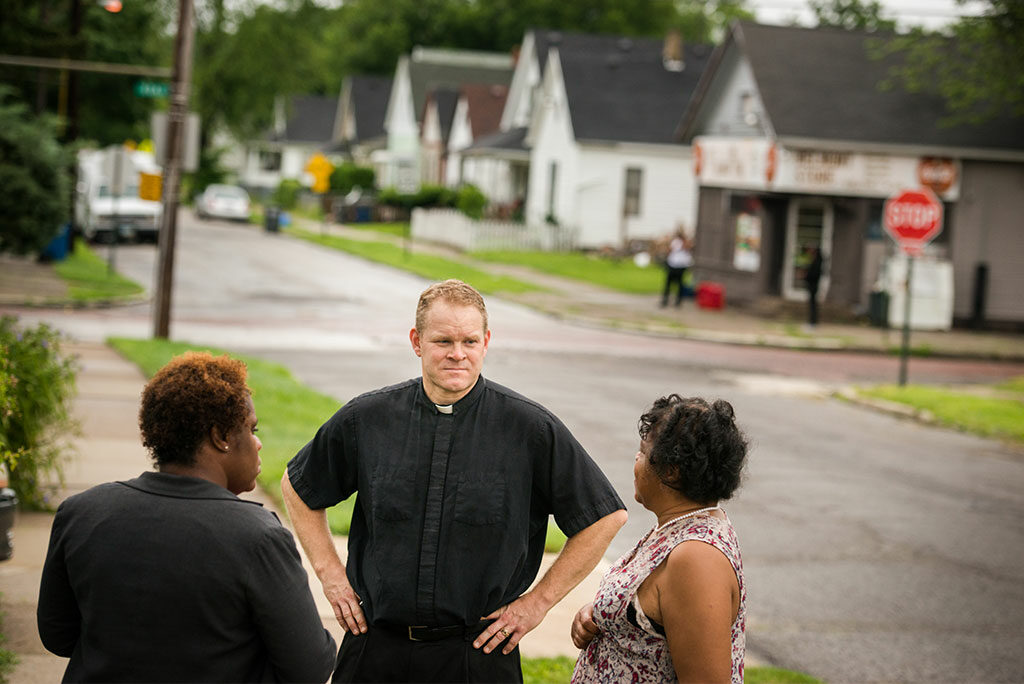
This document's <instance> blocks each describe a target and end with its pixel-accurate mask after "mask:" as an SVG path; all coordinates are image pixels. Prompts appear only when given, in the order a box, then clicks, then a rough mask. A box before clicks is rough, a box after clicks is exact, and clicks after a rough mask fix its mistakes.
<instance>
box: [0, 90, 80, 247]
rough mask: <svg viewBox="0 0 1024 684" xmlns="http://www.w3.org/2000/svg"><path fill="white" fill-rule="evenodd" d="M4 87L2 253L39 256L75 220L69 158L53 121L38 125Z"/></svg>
mask: <svg viewBox="0 0 1024 684" xmlns="http://www.w3.org/2000/svg"><path fill="white" fill-rule="evenodd" d="M10 92H11V91H10V89H8V88H7V87H6V86H3V87H0V189H2V191H0V252H11V253H14V254H33V253H37V252H40V251H42V249H43V248H44V247H46V245H47V244H48V243H49V242H50V240H52V239H53V237H54V236H55V235H57V233H58V232H59V231H60V227H61V225H62V224H63V223H64V222H65V221H66V220H67V218H68V214H69V211H68V209H69V200H70V196H69V192H68V188H69V181H68V173H67V166H68V164H67V156H66V154H65V151H64V149H63V148H62V147H61V146H60V145H59V144H58V143H57V139H56V137H55V136H54V125H53V121H52V120H51V119H43V120H41V121H40V120H37V119H35V118H34V117H32V116H31V114H29V112H28V108H27V107H25V106H24V105H23V104H21V103H18V102H15V101H13V99H12V98H11V96H10Z"/></svg>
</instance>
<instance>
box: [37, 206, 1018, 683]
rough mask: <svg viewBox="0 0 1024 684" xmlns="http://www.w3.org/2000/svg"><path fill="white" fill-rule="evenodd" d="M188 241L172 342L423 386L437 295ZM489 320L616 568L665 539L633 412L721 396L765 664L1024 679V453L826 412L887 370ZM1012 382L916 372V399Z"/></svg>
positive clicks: (502, 363)
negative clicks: (571, 456) (602, 523)
mask: <svg viewBox="0 0 1024 684" xmlns="http://www.w3.org/2000/svg"><path fill="white" fill-rule="evenodd" d="M179 228H180V232H179V235H180V240H179V248H178V254H177V259H176V281H175V284H176V287H175V292H174V308H173V311H172V328H171V336H172V337H173V338H174V339H179V340H187V341H190V342H194V343H197V344H210V345H217V346H220V347H223V348H226V349H229V350H234V351H238V352H244V353H246V354H253V355H257V356H261V357H265V358H268V359H271V360H274V361H278V362H280V363H283V364H284V365H286V366H287V367H288V368H290V369H291V370H292V371H293V372H294V373H295V374H296V376H297V377H299V378H300V379H301V380H303V381H304V382H306V383H308V384H310V385H312V386H313V387H315V388H317V389H319V390H321V391H324V392H326V393H328V394H330V395H332V396H335V397H337V398H338V399H339V401H344V400H346V399H348V398H351V397H353V396H355V395H357V394H359V393H361V392H363V391H366V390H369V389H372V388H375V387H379V386H382V385H386V384H389V383H392V382H396V381H399V380H403V379H405V378H408V377H412V376H415V375H418V371H419V365H418V359H416V357H415V356H414V355H413V353H412V351H411V349H410V346H409V341H408V331H409V328H410V326H411V324H412V320H413V313H414V307H415V302H416V298H417V296H418V294H419V292H420V291H421V290H422V289H423V288H424V287H425V286H426V284H427V282H426V281H424V280H423V279H421V278H418V277H415V276H412V275H409V274H406V273H403V272H398V271H395V270H393V269H390V268H387V267H383V266H379V265H375V264H370V263H367V262H364V261H362V260H359V259H355V258H353V257H349V256H347V255H344V254H340V253H336V252H331V251H327V250H324V249H321V248H318V247H315V246H312V245H309V244H306V243H303V242H300V241H297V240H294V239H291V238H289V237H287V236H283V235H271V234H266V233H263V232H260V231H258V230H255V229H253V228H249V227H244V226H232V225H227V224H223V223H217V222H207V223H196V222H194V221H193V220H192V219H191V216H190V215H187V214H185V213H183V214H182V218H181V220H180V221H179ZM153 263H154V249H153V247H152V246H131V247H120V248H118V254H117V264H118V268H119V270H120V271H121V272H123V273H124V274H125V275H127V276H129V277H131V278H133V279H135V280H137V281H139V282H141V283H143V284H149V283H152V282H153ZM488 309H489V314H490V324H491V328H492V330H493V337H492V341H491V346H490V349H489V352H488V355H487V361H486V363H485V368H484V373H485V375H486V376H488V377H489V378H491V379H493V380H495V381H497V382H500V383H503V384H506V385H509V386H511V387H513V388H514V389H516V390H518V391H520V392H522V393H523V394H525V395H527V396H529V397H531V398H533V399H536V400H537V401H539V402H541V403H543V404H544V405H545V406H547V407H548V408H549V409H551V410H552V411H553V412H554V413H555V414H556V415H558V416H559V417H560V418H561V419H562V420H563V421H564V422H565V423H566V424H567V425H568V426H569V428H570V429H571V430H572V431H573V432H574V434H576V436H577V437H578V438H579V440H580V442H581V443H582V444H583V445H584V446H585V447H586V448H587V449H588V450H589V451H590V453H591V454H592V455H593V456H594V458H595V459H596V460H597V461H598V463H599V464H600V465H601V467H602V468H603V469H604V471H605V472H606V473H607V475H608V476H609V478H610V479H611V480H612V482H613V484H614V485H615V486H616V488H617V489H618V491H619V492H620V494H621V495H622V497H623V499H625V500H627V501H628V502H629V503H630V521H629V523H628V524H627V526H626V527H625V528H624V529H623V531H622V532H621V533H620V534H619V536H618V537H617V538H616V540H615V541H614V542H613V544H612V547H611V549H610V550H609V552H608V558H609V559H610V560H613V559H614V558H615V557H617V556H618V555H619V554H621V553H622V552H624V551H625V550H627V549H628V548H630V547H631V546H632V544H633V543H634V542H635V540H636V539H637V538H638V537H639V536H640V535H642V534H643V533H644V532H646V530H647V529H649V527H650V526H651V524H652V522H653V519H652V517H651V516H650V514H648V513H647V512H646V511H644V510H643V509H642V508H641V507H639V505H637V504H635V503H633V500H632V491H633V490H632V463H633V455H634V452H635V450H636V448H637V436H636V420H637V418H638V416H639V415H640V413H641V412H642V411H643V410H644V409H645V408H646V407H647V406H648V405H649V404H650V403H651V402H652V401H653V400H654V399H655V398H657V397H658V396H661V395H663V394H665V393H669V392H678V393H681V394H684V395H700V396H706V397H709V398H724V399H727V400H729V401H730V402H732V403H733V405H734V406H735V408H736V413H737V416H738V419H739V421H740V423H741V425H742V426H743V427H744V429H745V430H746V432H747V434H748V436H749V438H750V440H751V444H752V449H751V456H750V463H749V468H748V473H747V477H746V480H745V484H744V486H743V488H742V490H741V492H740V493H739V495H738V496H737V497H736V498H735V499H734V500H733V501H732V502H730V503H729V504H728V505H727V510H728V511H729V514H730V516H731V517H732V519H733V521H734V523H735V525H736V527H737V530H738V532H739V536H740V541H741V544H742V548H743V556H744V563H745V568H746V578H747V582H748V592H749V624H748V645H749V647H750V648H751V650H752V651H753V652H754V653H756V654H757V655H758V656H759V657H760V658H761V659H763V660H766V661H768V662H774V663H778V664H780V665H782V666H785V667H789V668H793V669H798V670H802V671H805V672H808V673H811V674H814V675H815V676H818V677H821V678H823V679H825V680H827V681H829V682H868V681H870V682H881V681H925V680H928V681H958V682H967V681H970V682H995V681H1019V680H1020V678H1021V672H1022V671H1024V649H1021V648H1020V643H1021V642H1022V640H1024V581H1022V580H1024V569H1022V564H1021V562H1020V561H1021V560H1022V558H1024V553H1022V551H1024V454H1022V453H1021V452H1020V450H1019V449H1014V448H1011V447H1007V446H1005V445H1003V444H1001V443H999V442H996V441H992V440H985V439H979V438H975V437H970V436H967V435H963V434H959V433H956V432H952V431H949V430H944V429H938V428H932V427H926V426H922V425H919V424H917V423H913V422H908V421H905V420H900V419H897V418H894V417H891V416H889V415H884V414H879V413H875V412H872V411H870V410H868V409H865V408H862V407H858V406H853V405H849V404H846V403H843V402H841V401H839V400H836V399H832V398H830V392H831V390H833V389H835V388H837V387H839V386H841V385H843V384H847V383H851V382H874V381H888V382H891V381H892V379H893V377H894V369H895V365H894V363H895V362H894V360H893V359H891V358H886V357H875V356H870V355H863V354H842V353H835V354H829V353H822V352H795V351H787V350H776V349H758V348H743V347H735V346H729V345H716V344H712V343H707V342H694V341H686V340H678V339H667V338H663V337H652V336H644V335H637V334H627V333H622V332H615V331H610V330H602V329H594V328H585V327H579V326H574V325H570V324H567V323H563V322H560V321H557V320H554V319H552V318H550V317H548V316H545V315H542V314H538V313H536V312H534V311H532V310H529V309H527V308H525V307H522V306H520V305H517V304H512V303H508V302H505V301H502V300H501V299H499V298H496V297H490V298H488ZM19 314H20V315H22V317H23V319H24V320H25V321H26V322H32V321H34V320H48V321H50V322H51V323H53V324H54V325H57V326H58V327H60V328H62V329H64V330H66V331H68V332H69V333H70V334H72V335H73V336H75V337H77V338H79V339H83V340H100V339H103V338H105V337H106V336H108V335H125V336H134V337H144V336H148V335H149V333H150V330H151V325H152V324H151V313H150V309H149V304H148V303H144V304H138V305H133V306H127V307H120V308H115V309H105V310H91V311H68V312H58V311H43V310H34V311H33V310H23V311H20V312H19ZM999 372H1000V370H999V369H998V368H995V369H993V368H992V365H991V364H984V363H978V362H970V361H942V360H927V359H921V360H915V365H914V373H915V379H917V380H918V381H922V380H925V379H927V380H930V381H944V382H970V381H972V380H973V381H987V380H991V379H992V377H994V376H996V375H998V373H999ZM326 417H327V416H324V418H326Z"/></svg>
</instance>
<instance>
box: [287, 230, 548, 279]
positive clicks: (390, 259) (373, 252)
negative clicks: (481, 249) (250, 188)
mask: <svg viewBox="0 0 1024 684" xmlns="http://www.w3.org/2000/svg"><path fill="white" fill-rule="evenodd" d="M287 233H288V234H289V235H294V236H295V237H298V238H301V239H303V240H307V241H309V242H312V243H315V244H318V245H322V246H324V247H330V248H331V249H337V250H340V251H343V252H348V253H349V254H354V255H355V256H358V257H362V258H364V259H368V260H370V261H376V262H378V263H382V264H387V265H388V266H393V267H395V268H400V269H402V270H405V271H409V272H411V273H415V274H416V275H419V276H422V277H424V278H427V279H429V280H435V281H437V280H446V279H448V278H458V279H459V280H462V281H465V282H467V283H469V284H470V285H472V286H473V287H475V288H476V289H477V290H479V291H480V292H482V293H484V294H496V293H498V292H510V293H517V292H529V291H534V290H541V289H542V288H540V287H537V286H536V285H532V284H530V283H525V282H523V281H521V280H516V279H515V278H509V277H507V276H495V275H491V274H490V273H487V272H485V271H481V270H480V269H477V268H473V267H472V266H468V265H466V264H463V263H460V262H458V261H452V260H451V259H445V258H444V257H439V256H435V255H433V254H423V253H417V252H411V253H410V252H407V251H406V250H405V249H403V248H402V247H399V246H397V245H393V244H391V243H388V242H373V241H363V240H350V239H348V238H343V237H339V236H337V235H320V234H318V233H314V232H311V231H308V230H302V229H301V228H289V229H288V230H287Z"/></svg>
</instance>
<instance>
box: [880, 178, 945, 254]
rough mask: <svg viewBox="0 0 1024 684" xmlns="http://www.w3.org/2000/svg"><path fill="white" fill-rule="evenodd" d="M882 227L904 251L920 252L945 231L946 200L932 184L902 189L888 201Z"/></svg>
mask: <svg viewBox="0 0 1024 684" xmlns="http://www.w3.org/2000/svg"><path fill="white" fill-rule="evenodd" d="M882 227H883V228H885V232H887V233H888V234H889V236H890V237H891V238H892V239H893V240H895V241H896V243H897V244H898V245H899V246H900V248H901V249H902V250H903V251H904V252H906V253H907V254H910V255H911V256H918V255H920V254H921V250H922V249H923V248H924V246H925V245H926V244H928V243H929V242H931V241H932V240H933V239H935V236H937V235H938V234H939V233H941V232H942V202H940V201H939V198H938V197H936V196H935V193H934V192H932V191H931V190H929V189H928V188H917V189H913V190H901V191H899V192H897V193H896V194H894V195H892V196H891V197H889V199H887V200H886V201H885V206H884V208H883V209H882Z"/></svg>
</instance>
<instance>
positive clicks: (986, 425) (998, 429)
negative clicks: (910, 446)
mask: <svg viewBox="0 0 1024 684" xmlns="http://www.w3.org/2000/svg"><path fill="white" fill-rule="evenodd" d="M1022 384H1024V381H1022V379H1021V378H1016V379H1014V380H1011V381H1010V383H1009V386H1010V387H1011V388H1019V387H1020V386H1021V385H1022ZM1004 389H1005V388H1004ZM1017 391H1019V389H1018V390H1017ZM858 392H859V393H860V394H862V395H864V396H868V397H876V398H878V399H886V400H888V401H895V402H899V403H901V404H906V405H908V406H913V407H914V408H917V409H924V410H927V411H930V412H931V413H932V415H934V416H935V419H936V420H937V421H939V422H940V423H942V424H943V425H947V426H949V427H954V428H957V429H960V430H965V431H967V432H971V433H973V434H977V435H981V436H983V437H996V438H1002V439H1010V440H1013V441H1015V442H1018V443H1024V400H1022V399H1024V398H1022V397H1018V398H1016V399H1014V398H1004V397H996V396H992V397H989V396H978V395H976V394H968V393H966V392H958V391H956V390H952V389H944V388H941V387H928V386H923V385H908V386H906V387H898V386H896V385H880V386H878V387H868V388H859V389H858Z"/></svg>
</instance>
